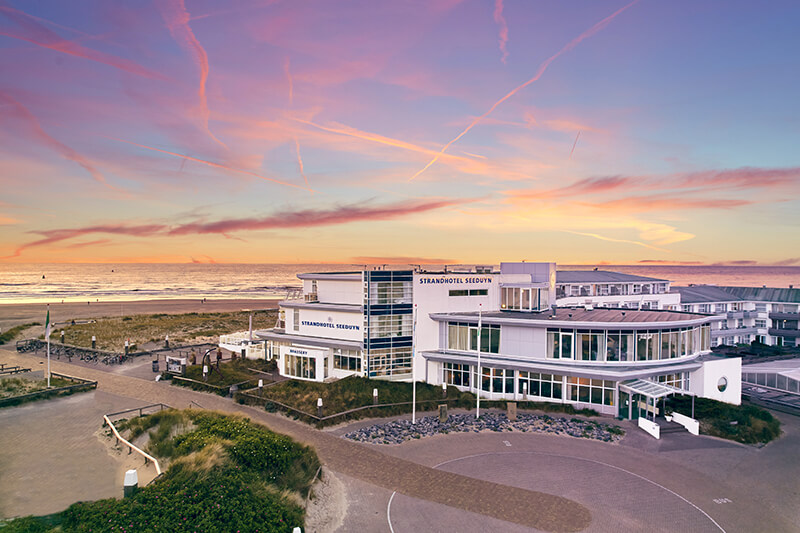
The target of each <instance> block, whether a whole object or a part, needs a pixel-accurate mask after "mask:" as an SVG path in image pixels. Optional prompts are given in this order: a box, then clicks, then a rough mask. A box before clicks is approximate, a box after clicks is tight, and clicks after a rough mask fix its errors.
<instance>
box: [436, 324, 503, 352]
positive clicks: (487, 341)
mask: <svg viewBox="0 0 800 533" xmlns="http://www.w3.org/2000/svg"><path fill="white" fill-rule="evenodd" d="M447 348H448V349H450V350H460V351H464V352H477V351H478V325H477V324H464V323H459V322H449V323H448V324H447ZM480 350H481V352H486V353H500V326H494V325H492V326H483V327H482V328H481V330H480Z"/></svg>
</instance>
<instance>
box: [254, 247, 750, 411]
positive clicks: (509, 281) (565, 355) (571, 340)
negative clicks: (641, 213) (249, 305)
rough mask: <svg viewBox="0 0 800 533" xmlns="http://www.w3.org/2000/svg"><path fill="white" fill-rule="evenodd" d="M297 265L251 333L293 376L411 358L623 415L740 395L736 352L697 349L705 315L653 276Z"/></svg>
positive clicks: (473, 379) (458, 377)
mask: <svg viewBox="0 0 800 533" xmlns="http://www.w3.org/2000/svg"><path fill="white" fill-rule="evenodd" d="M298 277H299V278H300V279H301V280H302V282H303V290H302V292H298V293H297V294H296V296H295V297H294V298H290V299H287V300H285V301H283V302H281V303H280V319H279V324H278V327H276V328H274V329H271V330H264V331H256V332H254V333H255V335H256V336H257V337H258V338H259V339H261V340H263V341H265V345H266V357H268V358H275V359H277V360H278V368H279V370H280V372H281V374H282V375H285V376H288V377H291V378H294V379H301V380H312V381H326V380H331V379H337V378H342V377H345V376H348V375H351V374H357V375H361V376H367V377H370V378H378V379H387V380H402V381H410V380H411V378H412V371H413V374H414V378H415V379H416V380H417V381H425V382H427V383H431V384H442V383H446V384H448V385H452V386H456V387H458V388H460V389H462V390H469V391H472V392H476V393H479V394H480V395H481V397H485V398H488V399H493V400H500V399H508V400H532V401H549V402H558V403H565V404H572V405H574V406H575V407H576V408H582V407H590V408H593V409H595V410H597V411H600V412H602V413H606V414H610V415H615V416H621V417H626V418H636V417H637V414H638V411H639V409H640V408H641V407H642V406H643V405H648V404H655V402H656V401H657V400H658V399H660V398H663V397H664V396H667V395H669V394H692V395H697V396H701V397H707V398H714V399H717V400H721V401H726V402H729V403H734V404H738V403H740V397H741V360H740V359H738V358H722V357H716V356H714V355H712V354H711V353H710V346H711V322H712V320H713V319H714V317H713V316H709V315H705V314H700V313H693V312H684V311H682V310H678V306H679V305H680V295H677V296H676V295H675V294H673V293H670V292H669V289H670V288H669V282H668V281H666V280H656V279H653V278H643V277H641V276H628V275H624V274H618V273H612V272H597V271H588V272H581V273H580V274H578V273H575V272H558V273H557V272H556V265H555V263H525V262H523V263H502V264H501V265H500V268H499V270H497V269H494V268H493V267H488V266H486V267H482V266H477V267H469V268H467V267H463V268H449V269H447V270H445V271H441V272H427V271H424V270H421V269H418V270H364V271H356V272H329V273H308V274H300V275H299V276H298ZM587 300H588V303H587ZM645 302H647V303H645ZM479 357H480V365H479ZM650 409H652V406H651V407H650Z"/></svg>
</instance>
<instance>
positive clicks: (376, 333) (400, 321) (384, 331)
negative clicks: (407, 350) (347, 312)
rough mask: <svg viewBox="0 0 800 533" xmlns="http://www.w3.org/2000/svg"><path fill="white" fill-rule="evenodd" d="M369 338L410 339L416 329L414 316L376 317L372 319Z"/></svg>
mask: <svg viewBox="0 0 800 533" xmlns="http://www.w3.org/2000/svg"><path fill="white" fill-rule="evenodd" d="M369 328H370V329H369V338H371V339H379V338H386V337H410V336H411V334H412V331H413V328H414V317H413V316H412V315H376V316H373V317H371V323H370V325H369Z"/></svg>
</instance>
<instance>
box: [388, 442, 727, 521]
mask: <svg viewBox="0 0 800 533" xmlns="http://www.w3.org/2000/svg"><path fill="white" fill-rule="evenodd" d="M520 453H526V454H530V455H533V454H535V455H549V456H551V457H562V458H565V459H577V460H579V461H586V462H588V463H595V464H599V465H603V466H607V467H608V468H613V469H614V470H619V471H620V472H625V473H626V474H630V475H631V476H633V477H638V478H639V479H641V480H643V481H647V482H648V483H651V484H653V485H655V486H656V487H659V488H661V489H663V490H665V491H667V492H669V493H670V494H672V495H674V496H676V497H678V498H680V499H681V500H683V501H684V502H686V503H688V504H689V505H691V506H692V507H694V508H695V509H697V510H698V511H700V512H701V513H702V514H703V516H705V517H706V518H708V519H709V520H711V523H712V524H714V525H715V526H717V528H718V529H719V530H720V531H722V533H727V531H725V530H724V529H723V528H722V526H721V525H719V524H718V523H717V521H716V520H714V519H713V518H711V516H709V514H708V513H707V512H705V511H703V510H702V509H700V508H699V507H698V506H696V505H695V504H693V503H692V502H690V501H689V500H687V499H686V498H684V497H683V496H681V495H680V494H678V493H677V492H675V491H674V490H670V489H668V488H667V487H665V486H664V485H661V484H659V483H656V482H655V481H653V480H651V479H647V478H646V477H644V476H640V475H639V474H637V473H635V472H631V471H630V470H625V469H624V468H620V467H619V466H614V465H611V464H608V463H604V462H602V461H595V460H594V459H585V458H583V457H575V456H572V455H562V454H558V453H545V452H502V453H501V452H487V453H476V454H473V455H465V456H464V457H457V458H455V459H450V460H448V461H442V462H441V463H439V464H437V465H434V466H433V468H439V467H440V466H442V465H446V464H448V463H455V462H456V461H461V460H462V459H473V458H475V457H483V456H486V455H506V454H508V455H511V454H520ZM726 499H727V498H726ZM389 503H390V504H391V501H390V502H389ZM392 533H394V531H393V532H392Z"/></svg>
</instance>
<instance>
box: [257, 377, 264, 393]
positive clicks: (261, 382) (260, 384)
mask: <svg viewBox="0 0 800 533" xmlns="http://www.w3.org/2000/svg"><path fill="white" fill-rule="evenodd" d="M262 392H264V380H263V379H259V380H258V395H259V396H261V393H262Z"/></svg>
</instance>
